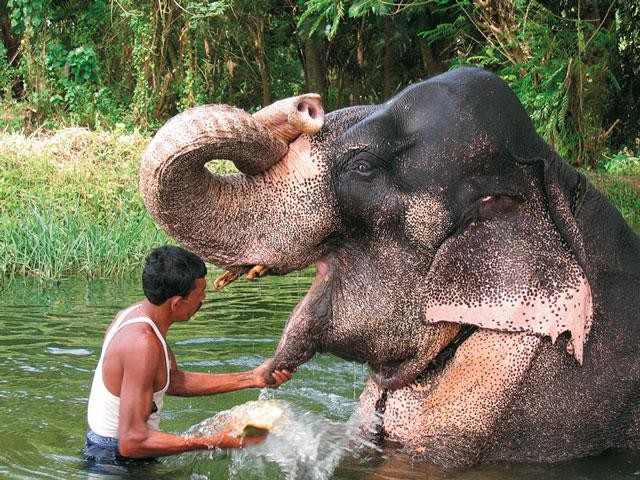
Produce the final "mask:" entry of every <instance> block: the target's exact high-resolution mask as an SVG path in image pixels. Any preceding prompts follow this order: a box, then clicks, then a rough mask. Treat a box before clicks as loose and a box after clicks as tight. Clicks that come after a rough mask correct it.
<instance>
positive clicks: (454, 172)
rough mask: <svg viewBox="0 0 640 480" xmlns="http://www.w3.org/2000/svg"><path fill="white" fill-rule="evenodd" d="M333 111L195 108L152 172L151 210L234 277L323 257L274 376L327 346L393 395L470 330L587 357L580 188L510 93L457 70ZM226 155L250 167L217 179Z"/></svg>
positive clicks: (147, 191) (163, 140)
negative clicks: (215, 165)
mask: <svg viewBox="0 0 640 480" xmlns="http://www.w3.org/2000/svg"><path fill="white" fill-rule="evenodd" d="M322 115H323V114H322V108H321V106H320V104H319V99H318V98H317V96H313V95H309V96H303V97H296V98H294V99H290V100H286V101H282V102H279V103H277V104H274V105H272V106H270V107H267V108H266V109H264V110H262V111H260V112H258V113H257V114H255V115H253V116H251V115H249V114H247V113H245V112H243V111H241V110H238V109H234V108H231V107H225V106H205V107H199V108H196V109H193V110H190V111H187V112H185V113H182V114H180V115H178V116H177V117H175V118H174V119H172V120H171V121H170V122H169V123H168V124H167V125H165V126H164V127H163V128H162V129H161V130H160V131H159V132H158V134H157V135H156V137H155V138H154V139H153V141H152V143H151V144H150V146H149V147H148V149H147V151H146V152H145V155H144V159H143V164H142V171H141V175H142V179H141V188H142V193H143V197H144V199H145V203H146V205H147V208H148V209H149V211H150V212H151V214H152V215H153V217H154V218H155V219H156V221H157V222H158V223H159V224H160V225H161V226H162V227H163V228H165V229H166V230H167V232H169V234H171V235H172V236H174V237H175V238H176V239H177V240H178V241H179V242H180V243H182V244H183V245H185V246H186V247H187V248H189V249H191V250H193V251H194V252H196V253H198V254H200V255H201V256H203V257H204V258H205V259H206V260H208V261H210V262H213V263H215V264H217V265H220V266H222V267H224V268H226V269H228V270H230V271H232V272H236V273H242V272H246V271H247V270H249V269H251V268H252V267H253V266H255V265H263V266H265V267H266V268H268V269H269V271H271V272H273V273H275V274H285V273H288V272H291V271H293V270H297V269H301V268H303V267H306V266H308V265H310V264H312V263H315V264H316V266H317V275H316V278H315V280H314V282H313V285H312V286H311V288H310V290H309V292H308V293H307V295H306V296H305V297H304V299H303V300H302V301H301V302H300V304H299V305H298V306H297V307H296V309H295V310H294V312H293V313H292V314H291V317H290V318H289V321H288V323H287V326H286V328H285V331H284V334H283V336H282V339H281V341H280V344H279V346H278V349H277V352H276V355H275V359H274V363H273V368H283V367H287V368H295V367H297V366H298V365H300V364H301V363H304V362H305V361H307V360H308V359H309V358H311V357H312V356H313V355H314V353H316V352H332V353H334V354H336V355H338V356H341V357H343V358H347V359H352V360H356V361H360V362H367V363H368V364H369V365H370V367H371V372H372V376H373V378H374V380H375V381H376V382H377V383H378V384H379V385H380V386H382V387H384V388H399V387H402V386H403V385H406V384H408V383H410V382H411V381H413V380H414V379H415V378H416V377H417V376H418V375H419V374H420V373H421V372H422V371H423V370H424V369H425V368H426V367H427V365H429V363H430V362H431V361H432V360H433V359H434V358H435V357H436V355H437V354H438V353H439V352H440V351H441V350H443V348H445V347H446V346H447V345H448V344H449V343H450V342H451V341H452V340H453V339H454V338H455V336H456V335H457V334H458V332H459V330H460V329H461V325H462V324H474V325H478V326H481V327H483V328H489V329H496V330H501V331H530V332H534V333H537V334H540V335H548V336H550V337H551V338H552V339H554V340H555V338H556V336H557V335H559V334H561V333H562V332H565V331H568V332H570V335H571V338H572V343H571V348H572V349H573V352H572V353H574V355H575V356H576V358H577V359H578V360H579V361H581V359H582V349H583V343H584V341H585V337H586V335H587V334H588V332H589V326H590V319H591V309H592V307H591V293H590V288H589V284H588V281H587V275H588V271H587V268H586V266H585V259H584V257H585V255H584V251H583V247H582V240H581V238H580V237H579V233H578V231H577V229H576V224H575V221H574V218H573V215H572V209H573V210H575V209H576V208H579V199H580V186H581V185H582V186H583V187H584V179H583V178H582V177H581V176H580V175H579V174H578V173H576V172H575V171H574V170H573V169H571V168H569V167H567V166H566V165H565V164H564V162H563V161H562V159H560V158H559V157H558V156H557V155H556V154H555V153H554V152H553V151H552V150H551V148H550V147H549V146H548V145H547V144H546V143H544V141H542V139H541V138H540V137H539V136H538V135H537V134H536V132H535V131H534V129H533V127H532V125H531V122H530V120H529V118H528V116H527V114H526V113H525V111H524V110H523V108H522V106H521V105H520V103H519V101H518V99H517V98H516V96H515V95H514V94H513V92H512V91H511V90H510V89H509V87H508V86H507V85H506V84H505V83H504V82H502V81H501V80H500V79H498V78H497V77H496V76H494V75H492V74H491V73H488V72H485V71H482V70H478V69H472V68H463V69H459V70H456V71H453V72H449V73H446V74H443V75H440V76H437V77H434V78H431V79H429V80H427V81H424V82H422V83H419V84H416V85H413V86H411V87H409V88H407V89H405V90H404V91H402V92H401V93H400V94H398V95H397V96H396V97H394V98H393V99H391V100H389V101H388V102H386V103H384V104H381V105H377V106H367V107H351V108H345V109H343V110H338V111H336V112H333V113H331V114H329V115H327V117H326V119H324V125H322ZM320 126H322V128H320ZM219 158H226V159H229V160H232V161H234V163H235V164H236V166H237V168H238V169H239V170H240V172H241V173H240V174H235V175H228V176H217V175H214V174H212V173H210V172H209V170H207V169H206V167H205V163H206V162H207V161H209V160H211V159H219ZM583 190H584V188H583ZM574 196H575V198H574Z"/></svg>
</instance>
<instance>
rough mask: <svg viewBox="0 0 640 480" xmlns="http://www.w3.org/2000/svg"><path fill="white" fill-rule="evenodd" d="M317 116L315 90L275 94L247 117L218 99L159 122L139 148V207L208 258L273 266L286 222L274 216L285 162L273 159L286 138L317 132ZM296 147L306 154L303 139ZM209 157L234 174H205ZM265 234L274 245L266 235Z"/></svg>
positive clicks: (282, 155)
mask: <svg viewBox="0 0 640 480" xmlns="http://www.w3.org/2000/svg"><path fill="white" fill-rule="evenodd" d="M323 119H324V113H323V111H322V106H321V103H320V97H319V96H318V95H315V94H308V95H302V96H299V97H294V98H290V99H287V100H282V101H280V102H277V103H275V104H273V105H270V106H268V107H266V108H264V109H262V110H260V111H259V112H257V113H256V114H255V115H253V116H252V115H250V114H248V113H246V112H244V111H243V110H240V109H237V108H233V107H229V106H225V105H206V106H201V107H196V108H193V109H190V110H187V111H185V112H183V113H181V114H179V115H177V116H176V117H174V118H172V119H171V120H170V121H169V122H167V124H165V125H164V126H163V127H162V128H161V129H160V130H159V131H158V133H157V134H156V135H155V137H154V138H153V140H152V141H151V142H150V144H149V146H148V147H147V149H146V150H145V152H144V154H143V158H142V165H141V169H140V189H141V192H142V197H143V199H144V202H145V205H146V207H147V209H148V210H149V212H150V214H151V215H152V217H153V218H154V219H155V220H156V222H157V223H158V224H159V225H160V226H161V227H162V228H163V229H164V230H166V231H167V233H169V235H171V236H172V237H173V238H175V239H176V240H177V241H178V242H180V243H181V244H183V245H185V246H186V247H187V248H189V249H191V250H193V251H194V252H196V253H198V254H200V255H202V256H203V257H204V258H205V259H206V260H208V261H210V262H213V263H215V264H218V265H220V266H224V267H227V268H231V269H234V268H235V269H240V268H241V267H245V266H249V265H253V264H257V263H261V264H265V265H269V264H271V266H274V267H275V268H276V269H277V268H278V267H279V266H282V265H280V263H279V262H281V261H282V254H283V252H282V250H283V248H282V246H281V244H282V243H283V241H284V242H285V243H286V241H285V240H283V238H281V234H278V231H280V230H285V229H286V228H289V229H290V228H291V225H289V226H285V225H279V224H278V223H277V221H276V220H274V215H275V216H278V212H277V211H278V210H279V209H280V210H281V209H282V206H281V204H282V203H283V201H282V199H281V198H279V197H278V193H277V192H282V190H283V187H284V186H286V185H287V184H288V183H291V181H292V179H291V178H288V175H289V176H290V173H291V172H290V170H291V168H290V167H280V168H278V167H274V165H276V164H277V163H278V162H280V161H281V160H283V159H286V158H287V157H288V156H289V155H288V152H289V144H290V143H291V142H293V141H294V140H296V138H297V137H298V136H299V135H300V134H301V133H315V132H317V131H318V130H319V129H320V128H321V127H322V124H323ZM304 145H306V146H307V153H308V141H306V142H303V147H301V148H302V149H304ZM298 150H300V148H298ZM294 156H296V158H297V157H298V156H303V155H301V154H300V153H297V154H296V155H294ZM215 159H228V160H231V161H233V163H234V164H235V165H236V167H237V168H238V170H239V171H240V172H242V173H241V174H235V175H227V176H219V175H215V174H212V173H211V172H210V171H209V170H208V169H207V168H206V167H205V164H206V163H207V162H208V161H210V160H215ZM292 161H293V160H290V161H288V162H285V163H292ZM271 167H274V168H271ZM298 176H299V175H298ZM294 180H295V179H294ZM270 212H273V213H270ZM280 213H281V214H282V212H280ZM273 235H274V236H275V245H273V242H269V241H268V240H266V239H267V237H271V236H273ZM279 235H280V237H279ZM286 268H288V267H287V266H284V269H286Z"/></svg>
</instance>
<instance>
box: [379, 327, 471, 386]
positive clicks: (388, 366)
mask: <svg viewBox="0 0 640 480" xmlns="http://www.w3.org/2000/svg"><path fill="white" fill-rule="evenodd" d="M452 326H453V325H452ZM453 327H454V328H456V331H457V333H456V334H455V335H454V336H453V337H449V338H450V341H448V342H445V343H444V344H443V346H442V348H440V350H436V352H437V353H436V354H435V355H423V356H421V355H419V354H416V355H414V356H411V357H409V358H406V359H404V360H391V361H387V362H384V363H378V364H373V363H369V368H370V371H371V378H372V379H373V381H374V382H376V384H378V386H380V388H383V389H390V390H396V389H398V388H402V387H405V386H406V385H409V384H410V383H411V382H413V381H414V380H415V379H416V378H417V377H419V376H420V375H423V374H425V373H426V372H427V371H438V370H442V369H443V368H444V366H445V365H446V363H447V362H448V361H449V360H450V359H451V358H452V357H453V356H454V355H455V353H456V350H457V349H458V347H459V346H460V345H462V343H463V342H464V341H465V340H467V339H468V338H469V337H470V336H471V335H472V334H473V333H474V332H475V331H476V330H477V329H478V327H476V326H475V325H466V326H464V327H462V328H460V329H457V326H453Z"/></svg>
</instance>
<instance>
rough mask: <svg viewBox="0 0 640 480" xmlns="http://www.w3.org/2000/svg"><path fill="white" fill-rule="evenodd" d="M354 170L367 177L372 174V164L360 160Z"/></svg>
mask: <svg viewBox="0 0 640 480" xmlns="http://www.w3.org/2000/svg"><path fill="white" fill-rule="evenodd" d="M353 169H354V170H355V171H356V172H358V173H361V174H363V175H366V174H368V173H371V164H370V163H369V162H367V161H366V160H358V161H356V163H355V165H354V166H353Z"/></svg>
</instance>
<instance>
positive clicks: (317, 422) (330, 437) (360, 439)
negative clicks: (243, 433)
mask: <svg viewBox="0 0 640 480" xmlns="http://www.w3.org/2000/svg"><path fill="white" fill-rule="evenodd" d="M256 412H257V413H256ZM257 417H263V418H265V417H266V418H267V420H266V421H267V423H269V424H270V426H271V428H270V432H269V435H268V436H267V439H266V441H265V442H264V443H262V444H260V445H257V446H252V447H249V448H245V449H243V450H233V451H232V452H231V453H230V459H231V464H230V466H229V478H230V479H243V480H244V479H248V478H256V479H263V478H284V479H287V480H302V479H304V480H326V479H328V478H329V477H330V476H331V475H332V474H333V472H334V470H335V468H336V467H337V466H338V463H339V462H340V460H341V459H342V458H343V457H344V456H346V455H351V456H357V455H358V454H359V453H360V452H362V451H370V450H371V449H375V448H376V447H375V446H373V445H372V444H371V443H370V442H368V441H367V440H365V439H364V436H363V434H362V432H363V431H365V432H368V431H369V428H370V427H369V425H370V423H371V422H370V420H371V419H364V418H361V417H356V416H353V417H352V418H351V419H350V420H349V421H348V422H346V423H341V422H334V421H331V420H327V419H326V418H323V417H322V416H320V415H318V414H315V413H312V412H308V411H305V410H303V409H301V408H299V407H297V406H295V405H292V404H290V403H288V402H284V401H280V400H258V401H252V402H247V403H244V404H242V405H238V406H236V407H233V408H232V409H230V410H226V411H224V412H220V413H219V414H217V415H216V416H214V417H212V418H210V419H208V420H205V421H204V422H201V423H200V424H198V425H196V426H195V427H193V428H192V429H191V430H190V432H191V433H192V434H194V435H197V434H204V435H209V434H212V433H214V432H218V431H221V430H224V429H227V428H234V429H238V430H241V429H242V428H243V427H244V426H245V425H247V424H253V423H254V422H253V419H255V418H257ZM205 455H206V454H205Z"/></svg>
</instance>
